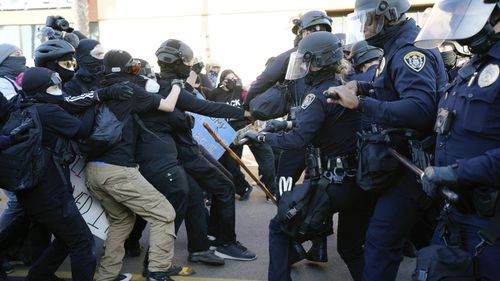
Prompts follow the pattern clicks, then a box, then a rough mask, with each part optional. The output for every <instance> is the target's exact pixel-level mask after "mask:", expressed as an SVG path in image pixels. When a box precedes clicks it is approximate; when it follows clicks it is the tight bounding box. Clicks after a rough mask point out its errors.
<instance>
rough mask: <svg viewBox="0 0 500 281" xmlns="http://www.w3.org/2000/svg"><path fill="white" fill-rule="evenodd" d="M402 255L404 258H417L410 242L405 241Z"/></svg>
mask: <svg viewBox="0 0 500 281" xmlns="http://www.w3.org/2000/svg"><path fill="white" fill-rule="evenodd" d="M403 255H404V256H405V257H409V258H416V257H417V255H418V251H417V249H416V248H415V246H414V245H413V243H411V242H410V241H407V242H406V243H405V247H404V249H403Z"/></svg>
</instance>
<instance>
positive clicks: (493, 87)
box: [415, 0, 500, 280]
mask: <svg viewBox="0 0 500 281" xmlns="http://www.w3.org/2000/svg"><path fill="white" fill-rule="evenodd" d="M499 5H500V1H482V0H471V1H459V2H457V1H449V0H442V1H438V2H437V3H436V4H435V5H434V9H433V11H432V14H431V16H430V18H429V20H428V21H427V23H426V25H425V26H424V28H423V29H422V31H421V32H420V33H419V35H418V37H417V39H416V42H415V45H417V46H422V47H424V48H433V47H435V46H436V44H439V42H440V41H442V40H457V41H458V42H459V43H460V44H463V45H467V46H468V47H469V49H470V51H471V52H472V53H473V54H474V55H473V57H472V58H471V60H470V61H469V63H467V64H466V65H465V66H463V67H462V69H460V71H459V72H458V76H457V78H456V80H455V81H454V82H453V83H452V84H451V85H450V86H449V87H447V90H446V94H445V95H444V96H443V97H442V98H441V100H440V102H439V111H438V112H439V113H438V119H437V121H436V127H435V128H436V131H437V133H438V136H437V145H436V163H435V166H431V167H428V168H427V169H425V175H424V178H423V183H424V184H423V187H424V190H425V192H426V193H427V194H428V195H429V196H434V195H435V193H436V191H437V188H438V187H439V186H444V185H447V186H449V187H451V188H453V189H454V190H455V191H456V192H457V193H458V196H459V202H458V203H457V204H455V205H453V206H452V207H451V214H450V216H451V218H452V219H453V220H454V221H455V222H456V223H457V224H458V228H459V229H460V236H461V237H460V238H461V242H462V243H461V248H462V249H464V250H466V251H467V252H469V253H470V254H471V255H474V254H475V252H476V250H479V254H478V255H477V256H476V257H475V262H477V266H478V267H477V269H478V272H477V273H478V275H477V276H476V278H478V279H481V280H498V278H499V276H500V268H499V266H498V265H499V264H500V241H498V240H497V238H498V235H499V233H498V231H497V232H496V233H495V232H492V233H491V234H492V235H493V236H488V235H490V234H489V233H488V232H487V231H485V230H484V228H485V227H488V226H490V227H491V224H493V225H495V222H494V219H493V218H492V217H494V216H496V229H497V230H498V224H499V218H498V216H499V210H500V208H499V206H498V204H499V202H500V201H499V200H498V188H499V187H500V177H499V175H500V127H499V124H500V123H499V121H500V95H499V91H498V89H499V87H500V80H499V79H498V78H499V75H500V70H499V69H500V42H499V38H500V37H499V34H500V22H499V19H500V7H499ZM458 11H460V12H458ZM456 23H459V24H458V25H457V24H456ZM464 27H467V28H464ZM442 230H443V225H442V224H440V225H438V227H437V228H436V233H435V236H434V239H433V244H443V243H444V242H443V239H441V235H440V231H442ZM480 230H482V231H483V232H482V233H483V234H484V235H487V236H480V235H478V231H480ZM482 237H487V238H488V239H489V242H490V243H491V244H489V245H488V246H486V247H484V249H482V251H481V248H482V247H479V248H478V249H475V247H476V246H478V245H479V243H480V242H481V239H483V238H482ZM495 240H496V241H495ZM483 242H484V241H483Z"/></svg>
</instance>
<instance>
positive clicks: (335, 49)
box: [246, 32, 370, 281]
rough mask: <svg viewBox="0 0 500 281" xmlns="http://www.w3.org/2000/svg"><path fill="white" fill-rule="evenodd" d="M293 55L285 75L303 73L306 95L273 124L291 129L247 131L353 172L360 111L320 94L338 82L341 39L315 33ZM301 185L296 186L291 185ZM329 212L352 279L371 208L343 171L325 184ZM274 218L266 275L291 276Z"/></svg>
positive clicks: (293, 76)
mask: <svg viewBox="0 0 500 281" xmlns="http://www.w3.org/2000/svg"><path fill="white" fill-rule="evenodd" d="M295 57H296V59H295V60H294V61H290V66H289V67H288V69H289V72H288V73H287V77H290V78H291V79H299V78H302V77H304V76H305V80H306V81H307V84H306V85H307V88H306V91H307V93H308V94H307V95H306V96H305V98H304V101H303V103H302V105H301V107H300V108H301V110H300V111H299V114H298V116H297V120H295V121H293V122H292V121H282V124H281V125H280V126H276V127H277V128H279V129H281V130H283V129H291V130H290V131H289V132H287V133H285V134H275V133H273V134H264V133H256V132H252V131H249V132H247V133H246V136H247V137H248V138H250V139H252V140H253V141H256V142H260V143H268V144H270V145H271V146H276V147H280V148H284V149H299V148H300V149H302V148H304V147H305V146H306V145H308V144H310V143H311V144H313V145H314V146H316V147H319V149H320V151H321V156H322V158H323V162H324V163H325V167H327V170H328V171H333V168H334V165H333V163H343V164H341V165H342V166H343V169H345V170H346V171H347V170H350V171H352V170H353V169H354V165H355V160H354V159H355V155H354V153H355V150H356V132H357V131H358V130H359V129H360V127H359V126H360V116H359V114H358V113H357V112H356V111H353V110H346V109H344V108H342V107H341V106H338V105H333V104H328V103H327V101H326V98H325V97H323V95H322V93H323V91H325V90H326V89H328V88H329V87H332V86H337V85H340V84H341V81H340V80H339V79H338V78H337V76H338V74H340V73H341V72H342V71H343V70H342V67H341V60H342V57H343V52H342V44H341V42H340V40H339V39H338V38H337V37H336V36H335V35H333V34H331V33H330V32H316V33H313V34H311V35H309V36H307V37H306V38H304V39H302V41H301V42H300V43H299V47H298V50H297V55H296V56H295ZM296 188H300V187H296ZM327 190H328V195H329V197H330V200H331V201H332V202H331V208H332V211H333V212H340V214H339V227H338V251H339V254H340V256H341V257H342V259H343V260H344V261H345V263H346V264H347V266H348V268H349V271H350V272H351V275H352V277H353V279H354V280H361V274H362V269H363V250H362V245H363V242H364V234H365V230H366V226H367V225H368V219H369V216H370V211H369V210H366V207H367V206H368V205H369V204H367V200H366V199H367V198H366V193H364V192H363V191H362V190H361V189H360V188H359V187H358V186H357V185H356V183H355V180H354V178H353V177H352V175H351V176H347V175H344V176H342V177H341V178H340V179H338V181H330V184H329V185H328V188H327ZM280 225H281V222H280V221H279V220H278V218H277V217H275V218H273V219H272V220H271V223H270V224H269V232H270V233H269V252H270V263H269V275H268V276H269V280H272V281H275V280H291V277H290V265H289V250H288V247H289V244H290V243H289V242H290V238H289V237H288V236H287V235H286V234H285V233H284V232H283V231H282V230H281V226H280Z"/></svg>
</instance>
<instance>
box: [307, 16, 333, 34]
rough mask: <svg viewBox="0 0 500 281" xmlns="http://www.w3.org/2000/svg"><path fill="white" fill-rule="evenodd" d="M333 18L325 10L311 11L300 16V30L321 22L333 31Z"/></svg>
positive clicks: (329, 30) (328, 29)
mask: <svg viewBox="0 0 500 281" xmlns="http://www.w3.org/2000/svg"><path fill="white" fill-rule="evenodd" d="M332 22H333V21H332V18H330V17H329V16H328V15H327V14H326V13H325V12H323V11H309V12H307V13H305V14H304V15H303V16H302V17H301V18H300V25H299V31H302V30H304V29H306V28H309V27H312V26H315V25H318V24H321V25H325V27H326V30H327V31H328V32H332Z"/></svg>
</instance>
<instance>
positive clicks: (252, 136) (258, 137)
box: [243, 131, 266, 143]
mask: <svg viewBox="0 0 500 281" xmlns="http://www.w3.org/2000/svg"><path fill="white" fill-rule="evenodd" d="M243 137H244V138H247V139H249V140H251V141H253V142H256V143H264V141H266V136H265V135H264V134H261V133H257V132H255V131H248V132H246V133H245V134H244V135H243Z"/></svg>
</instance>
